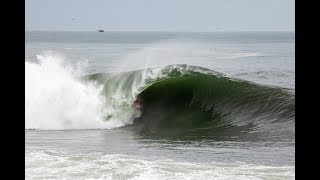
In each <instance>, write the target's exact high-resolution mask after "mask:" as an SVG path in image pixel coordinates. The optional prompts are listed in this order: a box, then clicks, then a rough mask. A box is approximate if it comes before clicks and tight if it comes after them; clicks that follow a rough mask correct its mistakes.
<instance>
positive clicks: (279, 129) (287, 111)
mask: <svg viewBox="0 0 320 180" xmlns="http://www.w3.org/2000/svg"><path fill="white" fill-rule="evenodd" d="M57 59H58V60H57ZM38 60H39V63H29V62H26V128H27V129H28V128H30V129H33V128H35V129H101V128H102V129H110V128H115V127H121V126H126V125H129V126H126V127H125V128H134V129H136V130H138V132H140V133H143V134H148V135H164V136H166V135H170V136H175V135H177V136H180V135H196V136H198V137H200V136H206V137H215V138H223V137H227V138H235V139H236V138H239V137H242V138H250V140H252V138H254V139H259V138H263V137H267V138H268V139H270V138H269V137H274V138H281V140H284V139H285V138H283V137H286V138H288V139H291V140H292V139H294V133H295V130H294V127H295V126H294V124H295V95H294V94H293V93H292V92H289V91H287V90H286V89H282V88H279V87H270V86H264V85H259V84H255V83H252V82H248V81H243V80H239V79H233V78H229V77H226V76H224V75H223V74H221V73H218V72H215V71H213V70H210V69H206V68H202V67H197V66H189V65H170V66H166V67H162V68H151V69H144V70H135V71H128V72H119V73H109V74H105V73H98V74H91V75H86V76H79V73H76V72H77V71H78V69H76V68H74V67H73V68H72V67H71V66H68V65H66V64H64V63H63V60H61V59H59V57H53V56H52V55H46V56H38ZM137 98H140V99H141V100H142V101H143V108H142V109H141V110H136V109H135V108H134V107H133V102H134V101H135V100H136V99H137Z"/></svg>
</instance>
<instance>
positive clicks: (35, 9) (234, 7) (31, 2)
mask: <svg viewBox="0 0 320 180" xmlns="http://www.w3.org/2000/svg"><path fill="white" fill-rule="evenodd" d="M25 8H26V24H25V28H26V30H27V31H30V30H52V31H96V30H97V29H104V30H105V31H179V32H212V31H294V29H295V4H294V0H26V7H25Z"/></svg>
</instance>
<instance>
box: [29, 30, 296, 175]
mask: <svg viewBox="0 0 320 180" xmlns="http://www.w3.org/2000/svg"><path fill="white" fill-rule="evenodd" d="M119 34H120V35H121V36H119ZM47 37H54V38H49V39H48V38H47ZM66 37H68V38H66ZM82 37H86V39H83V38H82ZM121 37H130V38H127V39H125V38H121ZM25 58H26V61H25V71H26V74H25V82H26V83H25V84H26V85H25V128H26V131H25V135H26V151H25V153H26V179H181V178H187V179H234V178H237V179H294V178H295V175H294V174H295V166H294V164H295V159H294V153H295V143H294V141H295V88H294V66H295V64H294V34H292V33H290V32H281V33H277V32H274V33H258V32H257V33H255V32H251V33H160V32H159V33H143V32H106V33H102V34H100V33H98V34H97V33H94V32H45V31H43V32H42V31H39V32H27V33H26V56H25ZM137 98H139V99H141V100H142V102H143V108H142V109H135V108H134V106H133V102H134V101H135V100H136V99H137Z"/></svg>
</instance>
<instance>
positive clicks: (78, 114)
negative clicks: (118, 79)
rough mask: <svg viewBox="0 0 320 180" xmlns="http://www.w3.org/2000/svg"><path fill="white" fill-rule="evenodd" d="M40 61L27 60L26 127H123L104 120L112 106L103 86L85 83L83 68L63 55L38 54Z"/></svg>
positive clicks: (119, 123) (117, 123)
mask: <svg viewBox="0 0 320 180" xmlns="http://www.w3.org/2000/svg"><path fill="white" fill-rule="evenodd" d="M37 59H38V60H39V63H30V62H25V72H26V74H25V82H26V85H25V98H26V99H25V118H26V120H25V121H26V123H25V126H26V127H25V128H26V129H94V128H113V127H118V126H122V125H123V122H122V121H116V120H109V121H106V120H105V119H104V117H105V115H106V114H107V113H108V111H112V109H110V107H111V106H110V105H108V103H107V102H106V101H105V98H104V97H103V96H102V95H101V91H102V89H103V86H101V85H100V86H98V85H97V84H95V83H92V82H91V83H84V82H81V81H80V80H79V79H78V78H77V76H78V75H79V72H81V67H76V68H75V67H73V66H70V65H67V64H66V63H65V61H64V59H63V58H62V57H59V56H57V55H53V54H52V53H51V54H49V53H46V54H45V55H38V56H37Z"/></svg>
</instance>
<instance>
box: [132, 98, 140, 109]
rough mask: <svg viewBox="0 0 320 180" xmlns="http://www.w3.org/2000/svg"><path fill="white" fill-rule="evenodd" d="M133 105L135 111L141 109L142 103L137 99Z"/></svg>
mask: <svg viewBox="0 0 320 180" xmlns="http://www.w3.org/2000/svg"><path fill="white" fill-rule="evenodd" d="M133 105H134V107H135V108H136V109H141V107H142V101H141V100H140V99H137V100H135V101H134V102H133Z"/></svg>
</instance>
